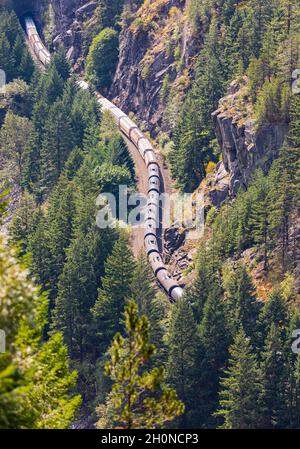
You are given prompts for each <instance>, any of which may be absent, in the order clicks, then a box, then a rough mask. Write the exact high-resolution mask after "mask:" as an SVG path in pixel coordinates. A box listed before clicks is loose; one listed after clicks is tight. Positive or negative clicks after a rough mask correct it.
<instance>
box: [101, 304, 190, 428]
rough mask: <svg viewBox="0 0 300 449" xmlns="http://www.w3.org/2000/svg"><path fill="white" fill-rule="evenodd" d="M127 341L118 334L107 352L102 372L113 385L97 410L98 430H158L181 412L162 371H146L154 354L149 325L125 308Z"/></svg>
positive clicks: (131, 308) (133, 306) (135, 311)
mask: <svg viewBox="0 0 300 449" xmlns="http://www.w3.org/2000/svg"><path fill="white" fill-rule="evenodd" d="M125 330H126V337H125V338H124V337H122V336H121V334H120V333H117V334H116V336H115V337H114V340H113V343H112V346H111V348H110V350H109V355H110V361H109V362H107V364H106V366H105V371H106V374H107V375H108V376H110V378H111V379H112V381H113V382H114V385H113V387H112V391H111V393H110V394H109V395H108V397H107V401H106V404H104V405H101V406H99V407H98V408H97V413H98V415H99V416H100V419H99V421H98V423H97V427H98V428H100V429H101V428H102V429H103V428H116V427H121V428H125V429H141V428H142V429H143V428H144V429H154V428H161V427H162V426H163V425H164V424H165V423H167V422H170V421H172V420H173V419H174V418H176V417H177V416H179V415H181V414H182V413H183V411H184V405H183V403H182V402H181V401H180V400H178V398H177V395H176V392H175V390H172V389H171V388H169V387H168V386H166V385H164V383H163V382H164V371H163V368H154V369H152V370H150V371H147V370H145V369H143V368H144V365H145V363H146V362H148V361H149V359H150V358H151V357H152V355H153V354H154V352H155V347H154V345H152V344H151V343H150V341H149V322H148V320H147V318H146V317H145V316H142V317H139V314H138V309H137V305H136V303H135V302H134V301H130V302H129V303H128V305H127V306H126V308H125Z"/></svg>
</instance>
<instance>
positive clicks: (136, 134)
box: [130, 127, 144, 148]
mask: <svg viewBox="0 0 300 449" xmlns="http://www.w3.org/2000/svg"><path fill="white" fill-rule="evenodd" d="M141 139H144V134H143V133H142V131H140V129H139V128H138V127H136V128H133V129H132V130H131V132H130V140H131V141H132V142H133V144H134V145H135V146H136V147H137V148H138V144H139V141H140V140H141Z"/></svg>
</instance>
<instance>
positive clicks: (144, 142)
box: [24, 16, 183, 302]
mask: <svg viewBox="0 0 300 449" xmlns="http://www.w3.org/2000/svg"><path fill="white" fill-rule="evenodd" d="M24 23H25V30H26V34H27V37H28V41H29V44H30V46H31V48H32V49H33V51H34V53H35V55H36V56H37V58H38V59H39V60H40V62H41V63H42V64H43V65H47V64H49V62H50V59H51V55H50V53H49V51H48V50H47V49H46V47H45V46H44V45H43V43H42V41H41V38H40V36H39V34H38V32H37V28H36V26H35V23H34V21H33V19H32V17H30V16H26V17H25V18H24ZM78 85H79V87H81V88H82V89H86V90H91V89H90V86H89V84H88V83H87V82H85V81H83V80H80V81H78ZM94 94H95V95H96V97H97V101H98V103H99V104H100V107H101V110H102V111H109V112H110V113H111V115H112V117H113V118H114V120H115V122H116V123H117V125H118V128H119V130H120V131H121V132H122V133H123V134H124V135H125V136H126V137H127V138H128V139H129V140H130V141H131V142H132V143H133V144H134V146H135V147H136V148H137V150H138V152H139V154H140V156H141V157H142V158H143V160H144V162H145V164H146V166H147V169H148V196H147V206H146V214H145V235H144V244H145V250H146V253H147V256H148V259H149V263H150V265H151V267H152V269H153V272H154V274H155V277H156V279H157V280H158V282H159V284H160V285H161V286H162V287H163V288H164V290H165V291H166V292H167V293H168V295H169V297H170V300H171V301H172V302H175V301H176V300H178V299H179V298H181V297H182V294H183V289H182V288H181V287H180V286H179V285H178V283H177V282H176V281H175V279H174V278H173V277H172V276H171V274H170V273H169V272H168V271H167V269H166V267H165V265H164V263H163V260H162V258H161V255H160V252H159V246H158V232H159V223H160V220H159V210H160V204H159V196H160V193H161V174H160V168H159V164H158V162H157V157H156V155H155V151H154V148H153V146H152V144H151V142H150V141H149V140H148V139H147V138H146V137H145V135H144V134H143V133H142V132H141V131H140V129H139V128H138V126H137V125H136V124H135V123H134V122H133V121H132V120H131V119H130V118H129V117H128V116H127V115H126V114H125V113H124V112H123V111H121V109H119V108H118V107H117V106H115V105H114V104H113V103H112V102H110V101H109V100H107V99H106V98H104V97H103V96H102V95H101V94H100V93H99V92H95V91H94Z"/></svg>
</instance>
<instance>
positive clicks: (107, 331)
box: [93, 233, 135, 350]
mask: <svg viewBox="0 0 300 449" xmlns="http://www.w3.org/2000/svg"><path fill="white" fill-rule="evenodd" d="M134 268H135V261H134V259H133V255H132V252H131V249H130V248H129V245H128V238H127V236H126V235H125V234H123V233H121V234H120V237H119V239H118V240H117V241H116V243H115V245H114V248H113V251H112V254H111V255H110V256H109V257H108V259H107V261H106V262H105V276H104V277H103V278H102V288H101V289H100V290H99V296H98V299H97V301H96V304H95V306H94V308H93V315H94V320H95V329H96V332H97V335H98V336H99V338H100V347H101V349H103V350H106V348H107V347H108V345H109V342H110V341H111V340H112V338H113V336H114V335H115V333H116V332H119V331H120V330H121V327H120V326H121V324H120V317H121V313H122V311H123V310H124V306H125V302H126V301H127V300H128V299H130V298H131V296H132V295H131V283H132V278H133V271H134Z"/></svg>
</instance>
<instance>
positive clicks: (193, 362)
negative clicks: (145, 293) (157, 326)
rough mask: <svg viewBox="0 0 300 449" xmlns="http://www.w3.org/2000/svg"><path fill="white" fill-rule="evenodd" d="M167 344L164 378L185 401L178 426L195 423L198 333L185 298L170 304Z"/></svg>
mask: <svg viewBox="0 0 300 449" xmlns="http://www.w3.org/2000/svg"><path fill="white" fill-rule="evenodd" d="M166 339H167V348H168V361H167V378H168V381H169V383H170V385H171V386H172V387H173V388H174V389H175V390H176V391H177V394H178V397H179V399H180V400H181V401H182V402H183V403H184V404H185V413H184V414H183V415H182V416H181V417H180V418H179V420H178V421H177V424H178V425H179V427H180V428H181V427H188V428H189V427H191V426H196V425H197V414H196V410H197V406H199V404H198V399H199V398H198V397H197V391H198V390H199V385H198V383H197V378H198V377H199V374H200V373H199V371H198V370H199V364H198V360H197V357H198V355H199V336H198V330H197V325H196V322H195V320H194V317H193V312H192V309H191V306H190V305H189V304H188V302H187V301H186V300H185V299H182V300H180V301H178V302H177V303H176V304H175V305H174V306H173V308H172V313H171V317H170V324H169V330H168V333H167V336H166Z"/></svg>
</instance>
